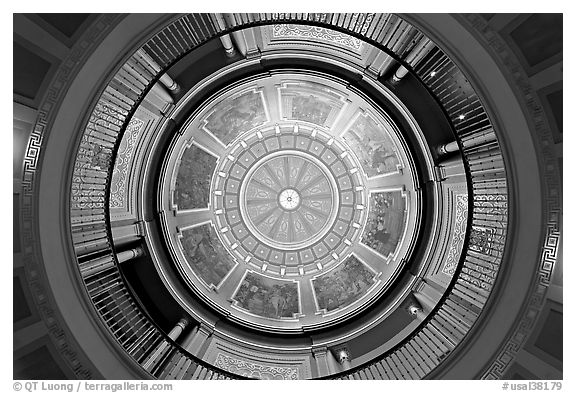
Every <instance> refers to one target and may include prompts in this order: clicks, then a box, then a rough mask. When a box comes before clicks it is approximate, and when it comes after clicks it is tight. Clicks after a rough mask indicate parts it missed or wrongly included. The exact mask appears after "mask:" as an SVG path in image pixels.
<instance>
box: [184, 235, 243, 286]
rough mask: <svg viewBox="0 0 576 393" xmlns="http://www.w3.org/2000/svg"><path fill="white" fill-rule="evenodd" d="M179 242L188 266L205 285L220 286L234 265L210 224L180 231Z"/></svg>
mask: <svg viewBox="0 0 576 393" xmlns="http://www.w3.org/2000/svg"><path fill="white" fill-rule="evenodd" d="M180 242H181V244H182V249H183V251H184V256H185V257H186V261H187V262H188V265H189V266H190V268H191V269H192V270H193V271H194V273H196V275H197V276H198V277H199V278H200V279H201V280H202V281H204V282H205V283H206V285H215V286H217V285H218V284H220V282H221V281H222V279H223V278H224V277H225V276H226V275H227V274H228V272H229V271H230V270H232V268H233V267H234V265H235V262H234V260H233V259H232V256H231V255H230V254H228V252H227V251H226V250H225V248H224V246H223V245H222V243H221V242H220V240H219V239H218V235H217V234H216V232H215V231H214V228H213V227H212V225H210V224H206V225H201V226H198V227H194V228H190V229H186V230H184V231H182V238H181V239H180Z"/></svg>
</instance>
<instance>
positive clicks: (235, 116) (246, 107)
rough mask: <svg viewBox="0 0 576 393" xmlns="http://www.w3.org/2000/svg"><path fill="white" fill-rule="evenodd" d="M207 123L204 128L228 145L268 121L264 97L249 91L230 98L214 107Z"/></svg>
mask: <svg viewBox="0 0 576 393" xmlns="http://www.w3.org/2000/svg"><path fill="white" fill-rule="evenodd" d="M205 121H206V124H205V125H204V128H206V129H207V130H208V131H210V132H211V133H212V134H214V135H215V136H216V137H218V138H219V139H220V140H221V141H222V143H224V144H225V145H228V144H229V143H230V142H232V141H233V140H234V138H236V137H237V136H238V135H240V134H242V133H244V132H246V131H248V130H251V129H252V128H255V127H257V126H259V125H261V124H264V123H265V122H266V121H267V118H266V111H265V110H264V103H263V102H262V96H261V95H260V93H258V92H254V91H248V92H245V93H243V94H242V95H240V96H238V97H236V98H228V99H226V100H224V101H222V102H220V103H218V104H217V105H216V106H214V109H213V112H212V113H211V114H210V115H209V116H208V117H207V118H206V120H205Z"/></svg>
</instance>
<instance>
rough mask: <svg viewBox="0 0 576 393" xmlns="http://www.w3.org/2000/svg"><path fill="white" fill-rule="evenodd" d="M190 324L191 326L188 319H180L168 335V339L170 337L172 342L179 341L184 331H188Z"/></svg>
mask: <svg viewBox="0 0 576 393" xmlns="http://www.w3.org/2000/svg"><path fill="white" fill-rule="evenodd" d="M188 324H189V322H188V320H187V319H186V318H182V319H180V320H179V321H178V322H177V323H176V325H175V326H174V327H173V328H172V330H170V333H168V337H170V338H171V339H172V340H174V341H176V340H177V339H178V337H180V335H181V334H182V332H183V331H184V329H186V326H188Z"/></svg>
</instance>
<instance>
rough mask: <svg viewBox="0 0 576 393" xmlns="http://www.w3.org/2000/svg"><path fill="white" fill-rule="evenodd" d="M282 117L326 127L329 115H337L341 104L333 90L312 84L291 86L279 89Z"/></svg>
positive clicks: (289, 84)
mask: <svg viewBox="0 0 576 393" xmlns="http://www.w3.org/2000/svg"><path fill="white" fill-rule="evenodd" d="M280 91H281V93H282V116H283V117H285V118H288V119H292V120H301V121H306V122H310V123H314V124H317V125H319V126H327V125H328V124H327V122H328V120H329V118H330V114H331V113H333V112H334V114H335V113H337V111H339V110H340V109H341V108H342V106H343V103H342V102H341V101H340V97H339V96H338V94H336V93H335V92H334V91H333V90H330V89H326V88H325V87H324V86H321V85H316V84H313V83H303V84H291V83H288V84H287V86H286V87H283V88H281V89H280Z"/></svg>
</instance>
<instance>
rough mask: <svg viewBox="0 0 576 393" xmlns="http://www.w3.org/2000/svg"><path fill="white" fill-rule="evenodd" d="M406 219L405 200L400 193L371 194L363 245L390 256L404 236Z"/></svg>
mask: <svg viewBox="0 0 576 393" xmlns="http://www.w3.org/2000/svg"><path fill="white" fill-rule="evenodd" d="M405 218H406V212H405V200H404V197H403V196H402V193H401V192H400V191H393V192H377V193H373V194H371V195H370V209H369V212H368V221H367V222H366V228H365V229H364V234H363V235H362V243H364V244H365V245H367V246H368V247H370V248H372V249H373V250H374V251H376V252H378V253H380V254H382V255H383V256H388V255H390V254H391V253H393V252H394V250H396V246H397V245H398V241H399V240H400V237H401V236H402V231H403V229H404V221H405Z"/></svg>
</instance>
